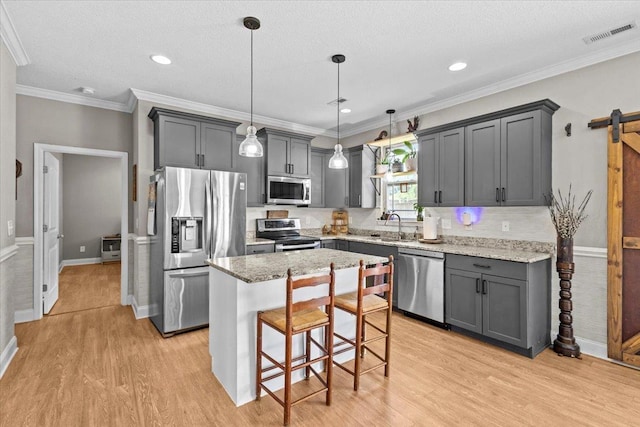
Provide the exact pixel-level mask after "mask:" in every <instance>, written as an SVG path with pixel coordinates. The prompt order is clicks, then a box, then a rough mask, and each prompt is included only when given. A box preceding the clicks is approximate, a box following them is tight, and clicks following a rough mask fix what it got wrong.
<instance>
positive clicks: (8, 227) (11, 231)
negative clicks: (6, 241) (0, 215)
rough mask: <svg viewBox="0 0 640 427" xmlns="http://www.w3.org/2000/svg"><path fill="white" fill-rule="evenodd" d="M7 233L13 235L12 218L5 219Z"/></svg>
mask: <svg viewBox="0 0 640 427" xmlns="http://www.w3.org/2000/svg"><path fill="white" fill-rule="evenodd" d="M7 234H8V235H9V236H13V220H12V219H10V220H9V221H7Z"/></svg>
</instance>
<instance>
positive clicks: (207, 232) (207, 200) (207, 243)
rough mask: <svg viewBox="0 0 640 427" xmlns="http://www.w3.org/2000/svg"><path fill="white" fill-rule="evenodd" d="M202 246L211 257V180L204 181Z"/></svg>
mask: <svg viewBox="0 0 640 427" xmlns="http://www.w3.org/2000/svg"><path fill="white" fill-rule="evenodd" d="M204 247H205V249H206V252H207V256H208V257H211V181H210V179H207V180H206V181H205V183H204Z"/></svg>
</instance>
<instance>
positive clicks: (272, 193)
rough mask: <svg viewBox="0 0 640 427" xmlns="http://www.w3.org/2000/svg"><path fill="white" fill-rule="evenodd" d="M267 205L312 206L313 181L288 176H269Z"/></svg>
mask: <svg viewBox="0 0 640 427" xmlns="http://www.w3.org/2000/svg"><path fill="white" fill-rule="evenodd" d="M267 203H269V204H274V205H308V204H310V203H311V180H310V179H305V178H291V177H288V176H268V177H267Z"/></svg>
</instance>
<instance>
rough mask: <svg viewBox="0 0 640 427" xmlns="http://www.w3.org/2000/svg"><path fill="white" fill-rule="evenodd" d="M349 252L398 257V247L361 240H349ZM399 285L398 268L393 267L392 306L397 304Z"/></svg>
mask: <svg viewBox="0 0 640 427" xmlns="http://www.w3.org/2000/svg"><path fill="white" fill-rule="evenodd" d="M349 252H358V253H361V254H367V255H375V256H381V257H387V258H388V257H389V256H390V255H393V258H394V259H395V260H397V259H398V248H397V247H395V246H387V245H376V244H373V243H362V242H349ZM394 267H397V264H395V266H394ZM399 286H402V285H401V284H400V283H398V269H397V268H395V269H394V272H393V288H394V291H393V296H392V301H393V306H394V307H397V306H398V287H399Z"/></svg>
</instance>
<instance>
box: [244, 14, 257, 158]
mask: <svg viewBox="0 0 640 427" xmlns="http://www.w3.org/2000/svg"><path fill="white" fill-rule="evenodd" d="M243 22H244V26H245V27H246V28H248V29H249V30H251V124H250V125H249V127H247V137H246V138H245V139H244V141H242V143H241V144H240V155H241V156H244V157H262V144H260V141H258V137H256V128H255V126H254V125H253V32H254V30H257V29H258V28H260V20H259V19H258V18H254V17H252V16H248V17H246V18H244V21H243Z"/></svg>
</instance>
